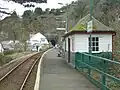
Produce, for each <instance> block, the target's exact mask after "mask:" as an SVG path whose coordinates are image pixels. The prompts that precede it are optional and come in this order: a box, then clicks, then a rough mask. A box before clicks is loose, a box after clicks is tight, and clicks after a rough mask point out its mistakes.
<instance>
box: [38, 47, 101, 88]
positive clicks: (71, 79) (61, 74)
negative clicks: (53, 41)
mask: <svg viewBox="0 0 120 90" xmlns="http://www.w3.org/2000/svg"><path fill="white" fill-rule="evenodd" d="M41 65H42V67H41V68H42V69H41V76H40V84H39V90H99V89H97V88H96V87H95V86H94V85H93V84H91V83H90V82H89V81H88V80H87V79H86V78H85V77H84V76H83V75H81V74H80V72H78V71H77V70H75V69H74V68H72V67H71V66H69V65H68V64H67V63H66V61H65V60H63V59H62V58H60V57H57V51H56V50H55V49H52V50H50V51H48V52H47V53H46V54H45V55H44V57H43V62H42V64H41Z"/></svg>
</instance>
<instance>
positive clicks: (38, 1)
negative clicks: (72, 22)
mask: <svg viewBox="0 0 120 90" xmlns="http://www.w3.org/2000/svg"><path fill="white" fill-rule="evenodd" d="M8 1H13V2H16V3H20V4H23V3H26V2H34V3H47V0H8Z"/></svg>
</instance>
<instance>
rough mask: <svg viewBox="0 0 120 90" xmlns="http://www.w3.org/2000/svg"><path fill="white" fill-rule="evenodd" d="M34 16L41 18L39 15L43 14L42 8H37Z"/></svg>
mask: <svg viewBox="0 0 120 90" xmlns="http://www.w3.org/2000/svg"><path fill="white" fill-rule="evenodd" d="M34 14H35V15H36V16H39V15H41V14H43V11H42V8H35V11H34Z"/></svg>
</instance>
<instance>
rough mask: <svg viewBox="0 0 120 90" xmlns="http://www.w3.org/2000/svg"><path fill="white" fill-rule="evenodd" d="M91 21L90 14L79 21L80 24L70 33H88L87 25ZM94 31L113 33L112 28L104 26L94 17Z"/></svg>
mask: <svg viewBox="0 0 120 90" xmlns="http://www.w3.org/2000/svg"><path fill="white" fill-rule="evenodd" d="M89 21H90V14H88V15H86V16H85V17H83V18H82V19H80V20H79V21H78V23H77V24H76V25H75V26H74V27H73V28H72V29H71V30H70V31H87V23H88V22H89ZM92 21H93V31H113V29H112V28H109V27H108V26H106V25H104V24H102V23H101V22H99V21H98V20H97V19H95V18H94V17H92Z"/></svg>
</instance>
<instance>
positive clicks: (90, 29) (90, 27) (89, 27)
mask: <svg viewBox="0 0 120 90" xmlns="http://www.w3.org/2000/svg"><path fill="white" fill-rule="evenodd" d="M92 29H93V21H92V20H91V21H89V22H88V23H87V32H92Z"/></svg>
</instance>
